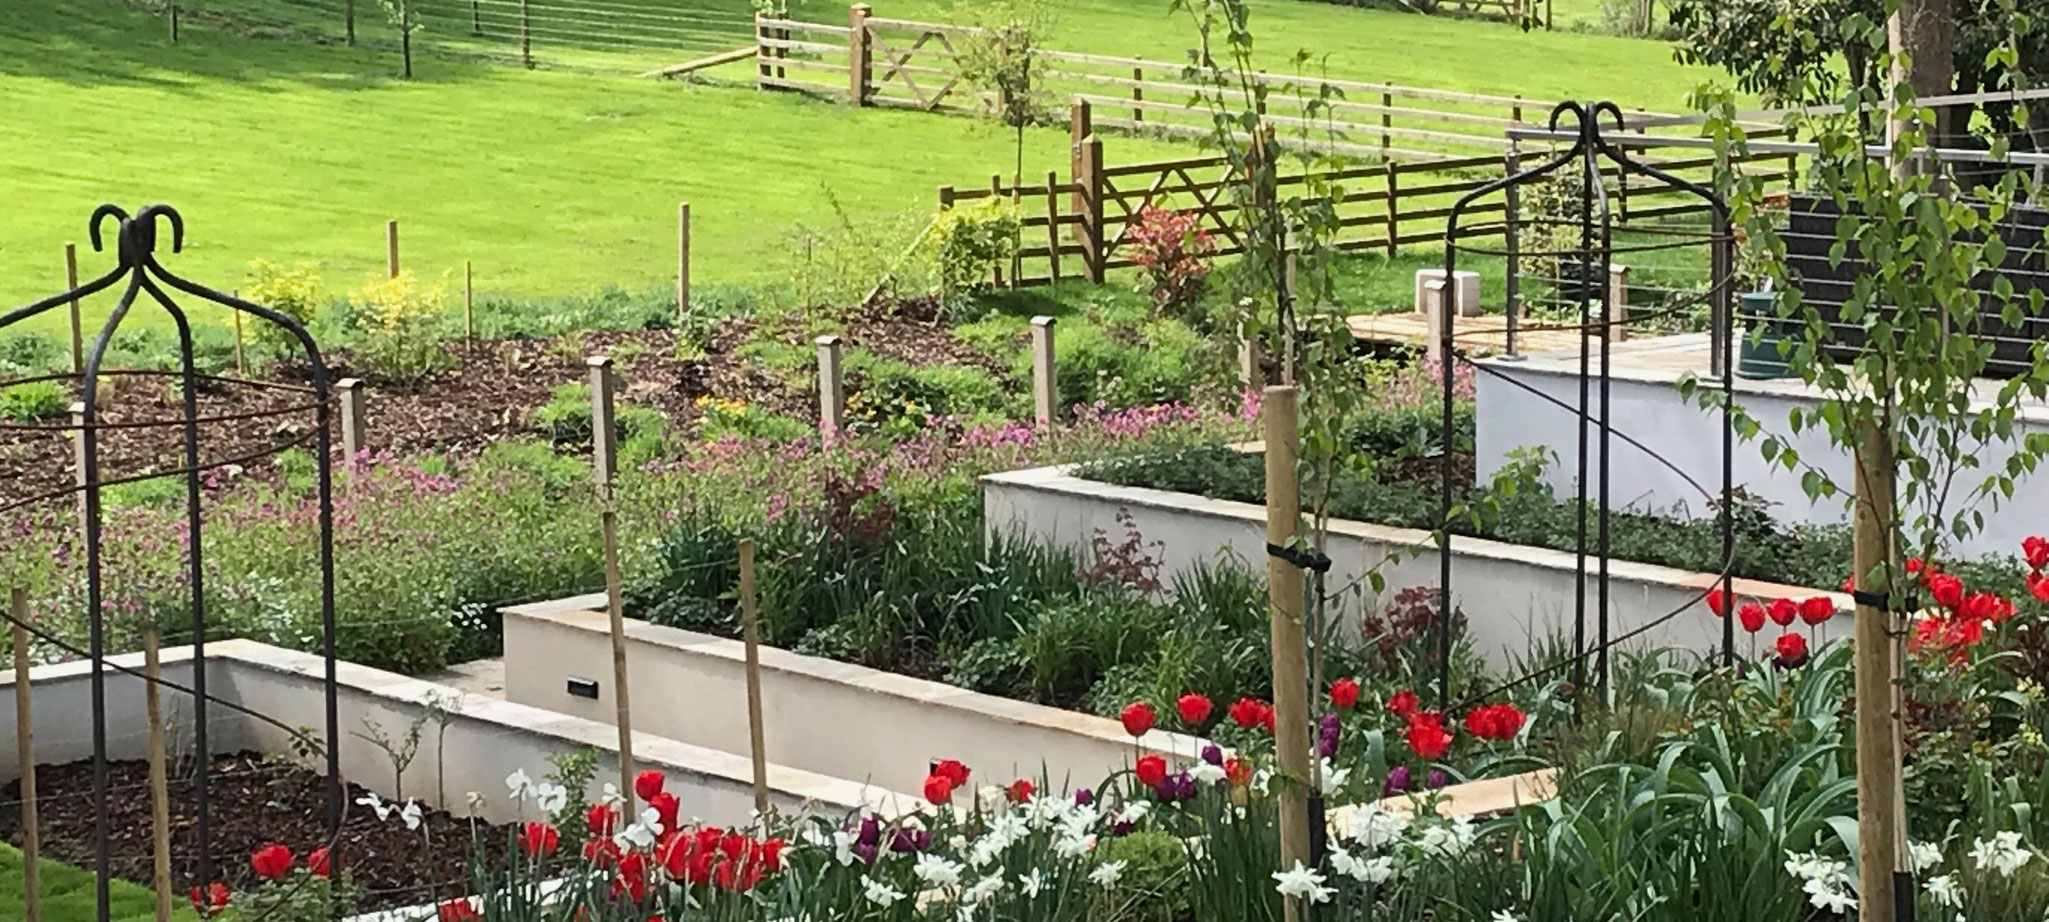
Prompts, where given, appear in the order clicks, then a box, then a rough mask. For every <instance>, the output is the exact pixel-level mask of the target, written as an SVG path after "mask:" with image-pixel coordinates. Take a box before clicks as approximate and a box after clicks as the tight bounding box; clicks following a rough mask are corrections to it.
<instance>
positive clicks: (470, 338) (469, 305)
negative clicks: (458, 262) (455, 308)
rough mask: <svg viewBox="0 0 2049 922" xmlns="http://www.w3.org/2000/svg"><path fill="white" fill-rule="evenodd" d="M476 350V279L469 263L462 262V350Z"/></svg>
mask: <svg viewBox="0 0 2049 922" xmlns="http://www.w3.org/2000/svg"><path fill="white" fill-rule="evenodd" d="M476 348H477V279H476V275H475V273H474V272H472V271H471V268H470V261H469V260H467V259H465V260H463V261H462V349H463V351H464V352H470V351H472V350H474V349H476Z"/></svg>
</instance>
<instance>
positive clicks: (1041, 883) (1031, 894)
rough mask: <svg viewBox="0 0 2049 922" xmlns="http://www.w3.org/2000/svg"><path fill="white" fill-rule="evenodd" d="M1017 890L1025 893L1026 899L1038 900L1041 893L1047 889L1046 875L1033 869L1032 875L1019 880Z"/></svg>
mask: <svg viewBox="0 0 2049 922" xmlns="http://www.w3.org/2000/svg"><path fill="white" fill-rule="evenodd" d="M1017 889H1019V890H1021V891H1023V892H1024V895H1025V899H1028V900H1030V899H1037V898H1038V896H1039V891H1041V890H1044V889H1046V875H1045V874H1044V873H1041V872H1040V871H1039V869H1038V868H1033V869H1032V872H1031V873H1030V874H1026V875H1025V876H1023V877H1020V878H1018V879H1017Z"/></svg>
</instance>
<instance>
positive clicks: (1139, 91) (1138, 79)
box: [1131, 64, 1145, 122]
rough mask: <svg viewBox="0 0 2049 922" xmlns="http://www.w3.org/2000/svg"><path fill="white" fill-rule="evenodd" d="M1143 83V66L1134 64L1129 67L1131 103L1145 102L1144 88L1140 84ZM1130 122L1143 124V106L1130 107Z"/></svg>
mask: <svg viewBox="0 0 2049 922" xmlns="http://www.w3.org/2000/svg"><path fill="white" fill-rule="evenodd" d="M1143 83H1145V66H1144V65H1142V64H1134V65H1132V67H1131V101H1132V102H1145V87H1144V86H1142V85H1141V84H1143ZM1131 120H1132V121H1134V122H1143V121H1145V107H1144V106H1132V107H1131Z"/></svg>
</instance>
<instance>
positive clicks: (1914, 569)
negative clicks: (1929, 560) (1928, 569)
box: [1907, 557, 1923, 576]
mask: <svg viewBox="0 0 2049 922" xmlns="http://www.w3.org/2000/svg"><path fill="white" fill-rule="evenodd" d="M1922 569H1923V566H1922V563H1921V558H1919V557H1909V558H1907V575H1908V576H1919V575H1921V570H1922Z"/></svg>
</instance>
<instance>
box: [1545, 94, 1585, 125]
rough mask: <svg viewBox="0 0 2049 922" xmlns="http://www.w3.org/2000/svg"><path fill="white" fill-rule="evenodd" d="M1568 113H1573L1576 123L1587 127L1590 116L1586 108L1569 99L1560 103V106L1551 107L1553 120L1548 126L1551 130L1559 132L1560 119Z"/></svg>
mask: <svg viewBox="0 0 2049 922" xmlns="http://www.w3.org/2000/svg"><path fill="white" fill-rule="evenodd" d="M1567 112H1570V113H1572V117H1573V121H1574V122H1576V123H1578V124H1579V125H1581V126H1582V127H1584V126H1585V125H1586V123H1587V119H1588V118H1589V116H1588V115H1587V110H1586V107H1585V106H1582V105H1580V104H1579V103H1577V102H1574V101H1572V100H1570V99H1568V100H1565V101H1563V102H1560V103H1559V104H1558V105H1555V106H1552V107H1551V119H1550V122H1549V125H1548V127H1549V130H1551V131H1557V130H1558V117H1559V116H1561V115H1564V114H1565V113H1567Z"/></svg>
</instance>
